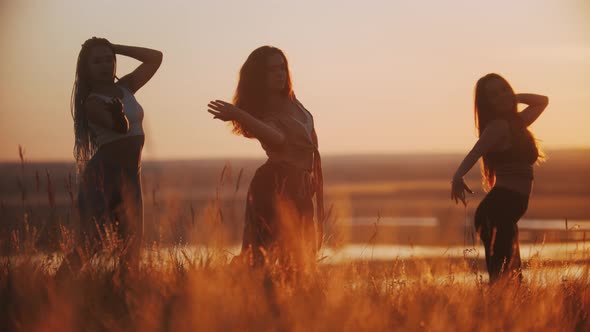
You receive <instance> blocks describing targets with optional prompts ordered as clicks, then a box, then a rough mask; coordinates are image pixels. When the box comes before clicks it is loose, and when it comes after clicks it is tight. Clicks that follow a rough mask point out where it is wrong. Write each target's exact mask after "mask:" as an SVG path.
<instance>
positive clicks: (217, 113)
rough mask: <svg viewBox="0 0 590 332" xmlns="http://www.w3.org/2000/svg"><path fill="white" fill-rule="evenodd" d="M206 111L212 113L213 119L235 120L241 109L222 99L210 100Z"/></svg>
mask: <svg viewBox="0 0 590 332" xmlns="http://www.w3.org/2000/svg"><path fill="white" fill-rule="evenodd" d="M207 107H209V109H208V110H207V112H209V113H211V114H213V119H219V120H221V121H224V122H225V121H237V120H238V117H239V115H240V113H242V112H243V111H242V110H241V109H239V108H238V107H236V106H234V105H233V104H230V103H228V102H225V101H223V100H212V101H210V102H209V104H207Z"/></svg>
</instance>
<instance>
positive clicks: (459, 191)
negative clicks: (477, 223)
mask: <svg viewBox="0 0 590 332" xmlns="http://www.w3.org/2000/svg"><path fill="white" fill-rule="evenodd" d="M465 192H468V193H470V194H473V191H472V190H471V189H469V187H468V186H467V184H466V183H465V181H464V180H463V178H461V179H453V182H452V186H451V200H455V204H459V201H461V202H463V205H465V206H466V205H467V203H466V201H465Z"/></svg>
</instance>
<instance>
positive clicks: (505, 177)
mask: <svg viewBox="0 0 590 332" xmlns="http://www.w3.org/2000/svg"><path fill="white" fill-rule="evenodd" d="M548 102H549V100H548V98H547V97H545V96H540V95H535V94H515V93H514V91H513V90H512V87H511V86H510V84H509V83H508V82H507V81H506V80H505V79H504V78H503V77H501V76H500V75H498V74H488V75H486V76H484V77H482V78H480V79H479V80H478V81H477V84H476V86H475V110H474V113H475V125H476V128H477V129H478V133H479V140H478V141H477V143H475V146H474V147H473V149H471V151H470V152H469V153H468V154H467V156H466V157H465V159H464V160H463V162H462V163H461V164H460V165H459V167H458V168H457V171H456V172H455V175H454V176H453V183H452V189H451V199H454V200H455V202H456V203H458V202H459V201H461V202H463V204H465V192H466V191H467V192H469V193H473V192H472V191H471V189H469V187H468V186H467V185H466V184H465V182H464V181H463V176H464V175H465V174H466V173H467V172H468V171H469V170H470V169H471V168H472V167H473V165H474V164H475V163H476V162H477V160H478V159H479V158H480V157H482V159H483V160H482V176H483V184H484V187H485V189H489V188H491V190H490V191H489V193H488V194H487V195H486V197H485V198H484V199H483V201H482V202H481V203H480V204H479V206H478V208H477V211H476V212H475V228H476V230H477V232H478V234H479V236H480V238H481V240H482V241H483V243H484V246H485V253H486V265H487V269H488V273H489V276H490V283H494V282H495V281H497V280H498V279H499V278H500V277H503V276H511V277H516V278H517V280H520V279H521V278H522V274H521V261H520V249H519V246H518V227H517V222H518V220H519V219H520V218H521V217H522V216H523V215H524V213H525V212H526V210H527V207H528V201H529V196H530V193H531V189H532V185H533V165H534V164H535V162H536V161H537V159H538V158H539V149H538V148H537V144H536V142H535V138H534V136H533V134H532V133H531V132H530V131H529V130H528V129H527V127H528V126H529V125H530V124H531V123H533V122H534V121H535V120H536V119H537V118H538V117H539V115H540V114H541V113H542V112H543V110H545V108H546V107H547V104H548ZM519 103H522V104H526V105H528V107H527V108H525V109H524V110H523V111H522V112H518V109H517V105H518V104H519Z"/></svg>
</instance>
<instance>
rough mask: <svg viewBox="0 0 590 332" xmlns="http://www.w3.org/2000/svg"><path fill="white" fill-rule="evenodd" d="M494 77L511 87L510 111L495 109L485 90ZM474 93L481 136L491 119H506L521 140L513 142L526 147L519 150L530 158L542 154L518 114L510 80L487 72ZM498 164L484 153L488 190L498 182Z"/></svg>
mask: <svg viewBox="0 0 590 332" xmlns="http://www.w3.org/2000/svg"><path fill="white" fill-rule="evenodd" d="M492 79H497V80H500V81H502V82H503V83H504V84H505V85H506V86H507V87H508V88H509V89H510V93H511V95H512V98H513V102H512V106H511V110H510V112H506V113H499V112H496V111H495V110H494V107H493V105H492V103H491V101H490V98H488V96H487V92H486V91H485V89H486V86H487V83H488V82H489V81H490V80H492ZM474 94H475V96H474V104H475V105H474V112H473V113H474V118H475V128H476V129H477V132H478V136H481V134H482V133H483V131H484V130H485V129H486V126H487V125H488V124H489V123H490V122H491V121H493V120H496V119H504V120H506V121H507V122H508V124H509V127H510V131H511V133H513V135H512V137H514V138H517V139H518V140H519V142H513V144H517V145H518V146H521V147H523V150H524V149H526V150H524V151H519V152H522V153H527V154H528V155H529V156H530V158H534V160H537V159H538V157H539V156H540V151H539V148H538V146H537V142H536V139H535V137H534V135H533V133H531V132H530V131H529V130H528V128H527V127H526V126H525V124H524V121H523V120H522V118H521V117H520V116H519V115H518V108H517V102H516V95H515V94H514V89H512V87H511V86H510V84H509V83H508V81H506V79H504V78H503V77H502V76H500V75H498V74H495V73H491V74H487V75H485V76H484V77H482V78H480V79H479V80H478V81H477V84H476V85H475V93H474ZM534 160H533V162H534ZM496 166H497V163H496V161H495V160H494V158H493V157H492V156H490V155H484V156H483V157H482V163H481V174H482V184H483V186H484V188H485V189H486V190H489V189H490V188H492V187H493V186H494V184H495V183H496Z"/></svg>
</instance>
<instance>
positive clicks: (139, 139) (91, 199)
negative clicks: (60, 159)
mask: <svg viewBox="0 0 590 332" xmlns="http://www.w3.org/2000/svg"><path fill="white" fill-rule="evenodd" d="M117 54H119V55H124V56H129V57H132V58H134V59H136V60H139V61H141V62H142V63H141V65H139V66H138V67H137V68H136V69H135V70H134V71H133V72H131V73H130V74H127V75H125V76H124V77H122V78H121V79H119V80H118V81H115V78H116V76H115V74H116V64H117V59H116V55H117ZM161 62H162V53H161V52H160V51H156V50H152V49H147V48H141V47H134V46H123V45H116V44H111V43H110V42H109V41H108V40H106V39H103V38H96V37H93V38H91V39H88V40H87V41H86V42H84V44H83V45H82V49H81V50H80V54H79V55H78V63H77V65H76V79H75V82H74V87H73V91H72V102H71V109H72V116H73V118H74V132H75V145H74V155H75V157H76V162H77V166H78V173H79V179H80V180H79V192H78V205H79V210H80V222H81V230H82V232H81V234H80V235H81V238H80V239H79V240H81V241H84V240H90V241H91V243H92V244H93V245H92V246H91V250H90V252H87V253H86V254H94V252H95V251H96V250H97V249H98V246H99V245H100V243H99V242H100V241H99V240H100V238H101V234H100V233H104V232H106V231H107V229H110V228H111V227H112V228H113V229H114V230H116V231H117V233H118V234H119V236H120V237H121V238H122V239H123V241H124V245H125V248H126V250H125V253H126V255H125V257H123V258H124V263H125V264H133V265H137V264H138V262H139V254H140V249H141V243H142V238H143V200H142V194H141V151H142V148H143V144H144V132H143V126H142V121H143V109H142V107H141V105H140V104H139V103H138V102H137V100H136V99H135V96H134V94H135V92H137V90H139V89H140V88H141V87H142V86H144V85H145V84H146V83H147V82H148V81H149V80H150V79H151V78H152V76H153V75H154V73H155V72H156V71H157V70H158V68H159V67H160V64H161ZM82 243H83V242H82ZM77 252H78V251H77ZM81 262H82V257H80V255H79V254H76V253H73V254H70V255H68V257H67V259H66V263H69V264H70V265H71V266H70V267H73V268H74V269H76V268H79V265H80V263H81ZM62 266H63V265H62Z"/></svg>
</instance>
